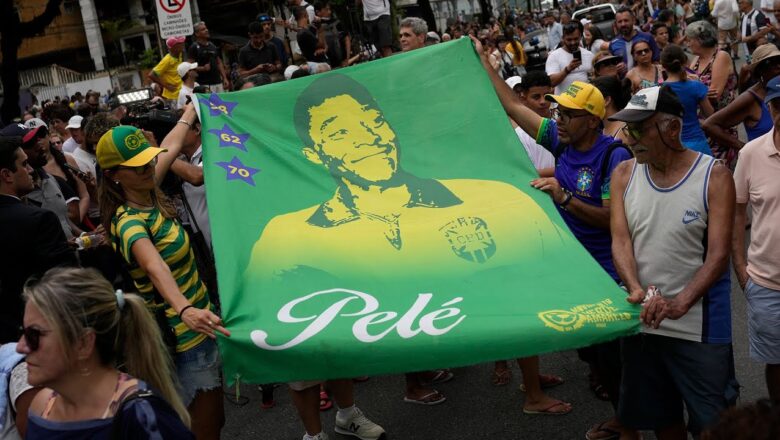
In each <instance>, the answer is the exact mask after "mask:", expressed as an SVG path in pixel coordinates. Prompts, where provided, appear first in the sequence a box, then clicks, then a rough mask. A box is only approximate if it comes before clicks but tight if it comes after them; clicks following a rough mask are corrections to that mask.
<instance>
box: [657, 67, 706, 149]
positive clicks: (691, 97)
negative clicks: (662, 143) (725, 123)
mask: <svg viewBox="0 0 780 440" xmlns="http://www.w3.org/2000/svg"><path fill="white" fill-rule="evenodd" d="M664 85H666V86H669V88H670V89H672V90H673V91H674V93H675V94H676V95H677V98H678V99H679V100H680V103H681V104H682V105H683V127H682V134H681V136H680V138H681V140H682V142H683V143H684V144H685V145H686V146H689V145H695V144H697V143H698V144H701V143H702V142H704V143H705V144H707V136H705V134H704V131H703V130H702V129H701V124H699V103H700V102H701V101H702V100H703V99H705V98H706V97H707V86H705V85H704V84H703V83H702V82H701V81H696V80H693V79H689V80H686V81H675V82H666V83H664ZM689 148H690V146H689ZM692 149H693V150H696V151H699V149H697V148H692ZM699 152H700V153H704V154H709V155H712V151H711V150H710V149H709V146H708V147H707V151H699Z"/></svg>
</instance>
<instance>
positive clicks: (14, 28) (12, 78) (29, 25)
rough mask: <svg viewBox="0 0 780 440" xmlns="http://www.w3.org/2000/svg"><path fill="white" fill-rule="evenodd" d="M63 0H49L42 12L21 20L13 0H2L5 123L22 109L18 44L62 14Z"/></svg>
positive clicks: (0, 115)
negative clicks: (28, 19)
mask: <svg viewBox="0 0 780 440" xmlns="http://www.w3.org/2000/svg"><path fill="white" fill-rule="evenodd" d="M61 3H62V0H49V1H48V2H47V3H46V9H45V10H44V11H43V13H42V14H41V15H39V16H37V17H35V18H33V19H32V20H30V21H25V22H24V23H22V22H21V21H20V20H19V14H18V13H17V11H16V7H15V6H14V0H0V53H2V54H3V65H2V67H1V68H0V80H2V82H3V91H4V96H3V105H2V107H0V120H2V121H5V123H7V122H10V121H12V120H13V119H14V118H16V117H18V116H19V115H20V112H19V58H18V55H19V46H21V45H22V41H23V40H24V39H25V38H31V37H34V36H35V35H37V34H40V33H41V32H43V31H44V29H46V27H47V26H48V25H49V24H51V22H52V21H53V20H54V19H55V18H56V17H57V16H58V15H60V4H61Z"/></svg>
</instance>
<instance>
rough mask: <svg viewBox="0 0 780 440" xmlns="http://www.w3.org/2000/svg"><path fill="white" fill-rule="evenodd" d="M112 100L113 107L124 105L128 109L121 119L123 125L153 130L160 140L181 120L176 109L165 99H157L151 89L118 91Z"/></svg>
mask: <svg viewBox="0 0 780 440" xmlns="http://www.w3.org/2000/svg"><path fill="white" fill-rule="evenodd" d="M112 101H113V102H112V107H118V106H120V105H123V106H125V108H126V109H127V114H126V115H125V117H123V118H122V120H121V121H120V122H121V123H122V125H133V126H135V127H138V128H140V129H142V130H147V131H151V132H152V133H154V137H155V139H157V141H158V142H160V141H162V140H163V139H164V138H165V136H166V135H167V134H168V132H169V131H171V130H172V129H173V127H175V126H176V121H178V120H179V117H178V115H177V114H176V111H175V110H171V108H170V107H168V106H167V105H166V104H165V101H163V100H160V99H155V96H154V93H152V90H151V89H137V90H130V91H128V92H122V93H118V94H117V95H116V96H115V97H114V98H113V99H112Z"/></svg>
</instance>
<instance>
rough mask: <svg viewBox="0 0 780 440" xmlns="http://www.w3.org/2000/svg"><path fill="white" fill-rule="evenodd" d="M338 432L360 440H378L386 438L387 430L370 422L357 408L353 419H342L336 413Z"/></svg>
mask: <svg viewBox="0 0 780 440" xmlns="http://www.w3.org/2000/svg"><path fill="white" fill-rule="evenodd" d="M336 432H338V433H339V434H344V435H351V436H355V437H357V438H359V439H360V440H378V439H380V438H384V436H385V430H384V429H382V427H381V426H379V425H377V424H376V423H374V422H372V421H371V420H368V417H366V416H364V415H363V412H362V411H360V409H358V408H357V407H355V409H354V411H353V413H352V417H350V418H343V419H342V418H341V417H339V414H338V413H336Z"/></svg>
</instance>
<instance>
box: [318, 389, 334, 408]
mask: <svg viewBox="0 0 780 440" xmlns="http://www.w3.org/2000/svg"><path fill="white" fill-rule="evenodd" d="M331 408H333V402H331V400H330V397H328V393H326V392H325V391H320V411H327V410H329V409H331Z"/></svg>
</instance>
